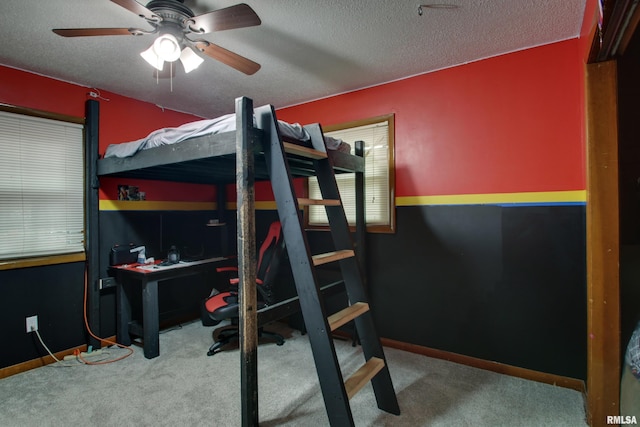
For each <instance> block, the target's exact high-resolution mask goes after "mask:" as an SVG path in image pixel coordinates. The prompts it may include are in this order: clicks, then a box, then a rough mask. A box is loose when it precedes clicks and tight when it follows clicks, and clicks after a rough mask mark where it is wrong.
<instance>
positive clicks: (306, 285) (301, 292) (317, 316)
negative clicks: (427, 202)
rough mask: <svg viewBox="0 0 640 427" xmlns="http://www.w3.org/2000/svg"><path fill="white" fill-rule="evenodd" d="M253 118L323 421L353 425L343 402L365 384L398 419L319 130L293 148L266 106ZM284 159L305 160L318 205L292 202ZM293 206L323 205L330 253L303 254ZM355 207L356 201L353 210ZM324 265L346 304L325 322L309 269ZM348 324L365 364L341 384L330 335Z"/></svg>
mask: <svg viewBox="0 0 640 427" xmlns="http://www.w3.org/2000/svg"><path fill="white" fill-rule="evenodd" d="M255 116H256V122H257V124H258V127H259V128H260V129H262V130H263V132H264V135H265V141H263V146H262V149H263V153H264V156H265V159H266V166H267V170H268V172H269V177H270V181H271V187H272V190H273V194H274V197H275V200H276V205H277V210H278V215H279V217H280V223H281V225H282V233H283V236H284V240H285V242H286V245H287V252H288V254H289V260H290V263H291V271H292V273H293V278H294V281H295V285H296V289H297V292H298V297H299V302H300V308H301V311H302V314H303V317H304V321H305V326H306V330H307V334H308V336H309V341H310V344H311V348H312V352H313V356H314V360H315V365H316V371H317V373H318V379H319V382H320V387H321V389H322V396H323V399H324V403H325V409H326V412H327V416H328V418H329V422H330V424H331V425H332V426H353V425H354V420H353V415H352V412H351V407H350V405H349V398H350V397H352V396H353V395H354V394H355V393H356V392H357V391H358V390H360V389H361V388H362V387H363V386H364V385H365V384H366V383H367V382H371V384H372V385H373V388H374V393H375V396H376V401H377V404H378V407H379V408H380V409H383V410H385V411H387V412H390V413H394V414H399V412H400V409H399V407H398V402H397V398H396V395H395V391H394V389H393V384H392V383H391V377H390V375H389V370H388V367H387V365H386V360H385V357H384V352H383V350H382V344H381V343H380V339H379V337H378V335H377V332H376V330H375V325H374V322H373V316H372V315H371V312H370V310H369V303H368V297H367V294H366V290H365V288H364V285H363V279H362V277H363V275H362V271H361V266H360V263H359V262H358V259H357V258H356V254H355V252H354V247H355V245H354V242H353V238H352V236H351V230H350V229H349V225H348V223H347V219H346V216H345V212H344V208H343V206H342V203H341V201H340V193H339V190H338V187H337V183H336V180H335V172H334V166H333V162H332V160H331V156H328V155H327V153H326V147H325V144H324V137H323V135H322V129H321V127H320V125H312V126H306V127H305V129H306V130H307V132H308V133H309V134H310V136H311V143H312V147H313V148H304V149H301V148H297V147H295V146H293V147H292V146H291V144H288V143H287V144H285V143H283V142H282V138H281V135H280V133H279V129H278V123H277V120H276V118H275V111H274V109H273V107H272V106H270V105H269V106H264V107H260V108H258V109H256V110H255ZM287 153H289V154H290V155H291V154H293V155H294V156H297V158H300V157H306V158H310V159H311V161H312V163H313V168H314V172H315V173H316V175H317V177H318V183H319V184H320V189H321V192H322V197H323V200H326V202H319V201H311V200H309V199H298V198H297V196H296V191H295V188H294V186H293V179H292V174H291V169H290V166H289V161H288V157H287ZM360 184H362V180H361V181H360ZM328 200H331V202H329V201H328ZM301 204H320V205H324V206H325V209H326V212H327V216H328V218H329V224H330V229H331V235H332V238H333V241H334V246H335V251H334V252H329V253H327V254H318V255H312V254H311V250H310V245H309V242H308V239H307V235H306V233H305V232H304V224H303V219H302V216H301V215H300V205H301ZM363 205H364V203H363V201H361V203H360V207H361V208H362V207H363ZM361 231H362V229H361ZM327 262H338V263H339V265H340V269H341V272H342V276H343V281H344V283H345V289H346V291H347V296H348V299H349V302H350V306H349V307H347V308H346V309H344V310H342V311H341V312H339V313H335V314H334V315H332V316H327V310H326V308H325V303H324V301H323V299H322V295H321V290H320V288H319V285H318V280H317V277H316V271H315V266H316V265H320V264H324V263H327ZM351 320H354V321H355V325H356V329H357V331H358V335H359V338H360V342H361V344H362V349H363V353H364V356H365V360H366V363H365V365H364V366H363V367H361V368H360V369H359V370H358V371H356V373H355V374H354V375H352V377H351V378H349V379H348V380H347V381H346V382H345V381H344V379H343V377H342V372H341V368H340V365H339V362H338V358H337V355H336V349H335V346H334V342H333V337H332V335H331V331H332V330H333V329H335V328H338V327H339V326H341V325H343V324H345V323H347V322H349V321H351ZM256 406H257V402H256Z"/></svg>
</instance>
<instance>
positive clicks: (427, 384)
mask: <svg viewBox="0 0 640 427" xmlns="http://www.w3.org/2000/svg"><path fill="white" fill-rule="evenodd" d="M278 328H279V329H280V331H281V332H284V333H285V334H286V335H287V337H288V339H287V342H286V343H285V344H284V345H283V346H276V345H275V344H271V343H265V344H264V345H261V346H260V348H259V359H258V360H259V361H258V363H259V390H260V395H259V413H260V425H261V426H267V427H268V426H325V425H328V419H327V416H326V413H325V409H324V403H323V400H322V395H321V393H320V388H319V386H318V383H317V377H316V372H315V367H314V364H313V357H312V355H311V350H310V346H309V343H308V340H307V337H306V336H301V335H300V334H299V333H298V332H297V331H292V330H290V329H288V328H286V327H285V326H282V325H278ZM214 329H215V328H212V327H203V326H202V325H201V324H200V323H199V322H194V323H190V324H186V325H184V326H183V327H180V328H174V329H171V330H168V331H165V332H163V333H162V334H161V336H160V356H159V357H157V358H155V359H151V360H147V359H145V358H144V356H143V355H142V349H141V348H139V347H134V348H135V353H134V355H132V356H130V357H128V358H126V359H124V360H122V361H119V362H116V363H112V364H107V365H100V366H87V365H80V364H76V363H75V362H71V363H69V362H66V363H65V364H66V365H71V366H70V367H61V366H56V365H49V366H45V367H42V368H38V369H35V370H32V371H29V372H25V373H22V374H18V375H14V376H12V377H9V378H5V379H2V380H0V402H1V403H0V408H1V409H0V426H7V427H8V426H62V425H77V426H150V425H154V426H176V425H181V426H238V425H240V374H239V372H240V363H239V361H240V354H239V351H238V349H237V348H233V347H232V348H229V349H226V351H224V352H223V353H220V354H217V355H215V356H213V357H207V356H206V352H207V348H208V346H209V344H210V343H211V336H212V331H213V330H214ZM43 339H44V341H45V343H46V336H45V337H43ZM336 348H337V350H338V357H339V360H340V362H341V366H342V369H343V374H344V375H345V376H347V375H349V374H350V373H351V372H353V371H355V370H356V369H357V368H358V367H359V366H360V365H361V364H362V363H363V362H364V361H363V358H362V355H361V353H360V349H359V348H358V347H355V348H354V347H352V346H351V344H350V343H348V342H344V341H336ZM109 352H110V356H111V357H114V356H116V355H118V354H121V352H123V350H120V349H109ZM385 352H386V357H387V360H388V364H389V369H390V372H391V376H392V379H393V383H394V387H395V389H396V392H397V395H398V401H399V404H400V409H401V411H402V414H401V415H400V416H395V415H391V414H387V413H384V412H381V411H380V410H379V409H378V408H377V407H376V404H375V397H374V396H373V391H372V388H371V386H370V385H367V386H365V388H364V389H362V390H361V391H360V392H359V393H358V394H357V395H356V396H355V397H354V398H353V399H352V400H351V408H352V411H353V417H354V420H355V424H356V425H357V426H394V427H395V426H411V427H415V426H474V427H479V426H491V427H495V426H514V425H517V426H521V427H524V426H536V427H537V426H557V427H561V426H567V427H577V426H586V425H587V424H586V422H585V413H584V404H583V398H582V395H581V394H580V393H579V392H576V391H573V390H568V389H564V388H560V387H555V386H551V385H546V384H541V383H536V382H531V381H527V380H523V379H519V378H513V377H509V376H506V375H501V374H496V373H493V372H488V371H484V370H479V369H475V368H470V367H467V366H463V365H458V364H455V363H451V362H447V361H442V360H438V359H431V358H428V357H424V356H420V355H415V354H411V353H407V352H403V351H399V350H395V349H385Z"/></svg>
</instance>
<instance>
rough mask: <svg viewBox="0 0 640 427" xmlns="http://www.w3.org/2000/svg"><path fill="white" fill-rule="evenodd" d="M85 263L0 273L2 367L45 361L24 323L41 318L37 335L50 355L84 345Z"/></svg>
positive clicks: (40, 349) (0, 354)
mask: <svg viewBox="0 0 640 427" xmlns="http://www.w3.org/2000/svg"><path fill="white" fill-rule="evenodd" d="M83 277H84V263H81V262H79V263H72V264H63V265H52V266H45V267H30V268H21V269H17V270H5V271H0V294H1V295H2V296H1V297H0V324H2V329H1V330H2V335H1V341H2V351H0V367H6V366H11V365H15V364H18V363H21V362H24V361H27V360H33V359H37V358H39V357H42V356H46V355H47V352H46V350H45V349H44V348H43V347H42V345H41V344H40V342H39V341H38V339H37V336H36V334H35V333H33V332H31V333H27V331H26V323H25V319H26V318H27V317H29V316H33V315H37V316H38V332H39V333H40V335H41V337H42V339H43V341H44V343H45V344H46V345H47V347H49V349H51V351H53V352H56V351H61V350H66V349H69V348H72V347H75V346H78V345H82V344H86V342H87V340H86V335H85V333H84V330H85V328H84V325H83V311H82V296H83Z"/></svg>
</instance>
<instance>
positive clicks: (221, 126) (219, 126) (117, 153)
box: [104, 114, 351, 157]
mask: <svg viewBox="0 0 640 427" xmlns="http://www.w3.org/2000/svg"><path fill="white" fill-rule="evenodd" d="M254 125H255V118H254ZM278 126H279V129H280V134H281V135H282V136H285V137H290V138H294V139H298V140H300V141H304V142H306V141H309V140H310V136H309V134H308V133H307V131H306V130H304V128H303V127H302V126H300V124H299V123H295V124H290V123H286V122H283V121H282V120H278ZM235 129H236V116H235V114H227V115H225V116H220V117H218V118H215V119H208V120H198V121H195V122H190V123H185V124H184V125H182V126H178V127H174V128H163V129H158V130H155V131H153V132H151V133H150V134H149V135H147V136H146V137H144V138H142V139H138V140H136V141H131V142H123V143H120V144H111V145H109V146H108V147H107V150H106V152H105V155H104V157H130V156H133V155H134V154H136V153H137V152H138V151H140V150H146V149H149V148H153V147H159V146H161V145H167V144H176V143H178V142H182V141H184V140H186V139H189V138H194V137H196V136H201V135H206V134H217V133H223V132H230V131H233V130H235ZM324 139H325V144H326V146H327V148H328V149H329V150H337V151H342V152H346V153H349V152H350V151H351V146H350V145H349V144H347V143H346V142H344V141H342V140H341V139H336V138H332V137H330V136H325V137H324Z"/></svg>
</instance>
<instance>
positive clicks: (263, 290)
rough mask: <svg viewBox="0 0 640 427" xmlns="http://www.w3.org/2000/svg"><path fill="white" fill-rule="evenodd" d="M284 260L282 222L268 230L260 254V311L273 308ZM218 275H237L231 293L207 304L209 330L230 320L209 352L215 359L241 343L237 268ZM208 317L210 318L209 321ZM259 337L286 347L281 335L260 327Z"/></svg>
mask: <svg viewBox="0 0 640 427" xmlns="http://www.w3.org/2000/svg"><path fill="white" fill-rule="evenodd" d="M283 257H284V238H283V237H282V228H281V225H280V222H273V223H272V224H271V225H270V227H269V232H268V234H267V237H266V238H265V239H264V242H263V243H262V245H260V250H259V252H258V264H257V271H256V286H257V290H258V295H257V297H258V310H260V309H263V308H265V307H266V306H269V305H271V304H273V303H274V302H275V301H274V299H275V295H274V290H273V285H274V283H273V282H274V279H275V277H276V275H277V274H278V269H279V265H280V262H281V261H282V258H283ZM216 271H218V272H231V273H234V274H233V276H234V277H232V278H231V279H230V280H229V284H230V285H231V290H229V291H227V292H221V293H218V294H216V295H212V296H210V297H209V298H207V299H206V300H205V301H204V304H203V319H202V323H203V324H204V325H207V326H213V325H217V324H218V323H220V322H221V321H222V320H226V319H231V325H232V326H233V327H232V328H226V327H225V328H224V329H221V330H220V331H219V332H218V335H217V337H215V334H214V339H215V342H214V343H213V344H212V345H211V347H210V348H209V351H208V352H207V355H208V356H212V355H214V354H216V353H217V352H219V351H221V348H222V347H223V346H225V345H226V344H228V343H230V342H232V341H234V340H237V339H239V331H238V327H237V326H238V316H239V310H238V306H239V300H238V290H237V288H235V289H234V287H237V285H238V283H239V279H238V278H237V272H238V267H220V268H218V269H216ZM206 316H208V318H206ZM258 336H260V337H262V336H268V337H271V338H272V339H274V340H275V341H276V344H277V345H282V344H284V337H282V335H280V334H277V333H274V332H268V331H265V330H264V329H263V328H262V327H261V326H260V327H259V328H258Z"/></svg>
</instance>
